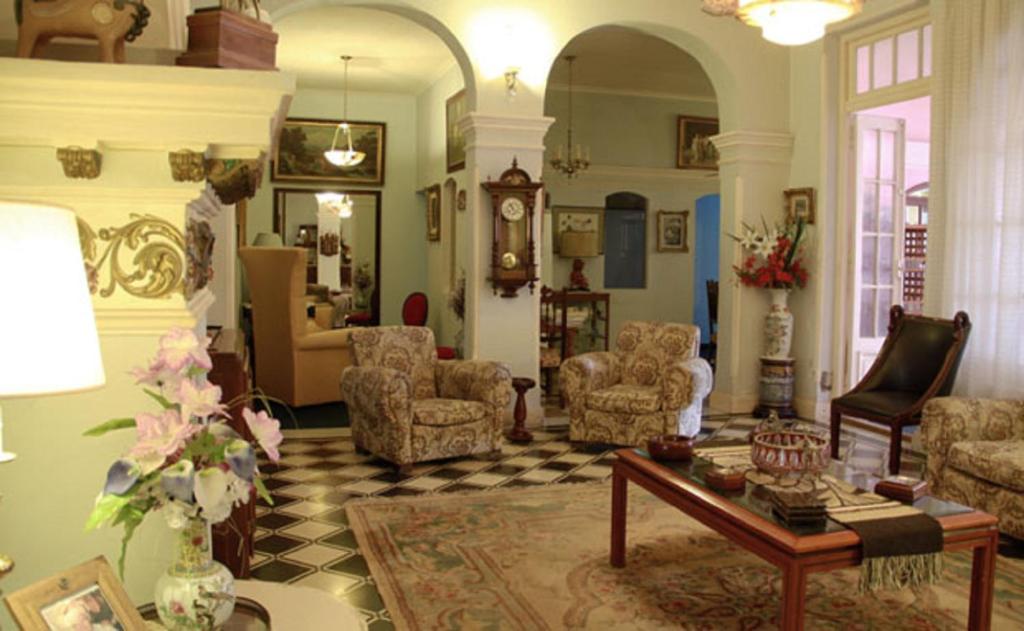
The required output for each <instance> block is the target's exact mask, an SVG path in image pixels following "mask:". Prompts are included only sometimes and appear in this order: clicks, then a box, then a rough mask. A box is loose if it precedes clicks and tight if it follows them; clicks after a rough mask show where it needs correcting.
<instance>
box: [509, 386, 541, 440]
mask: <svg viewBox="0 0 1024 631" xmlns="http://www.w3.org/2000/svg"><path fill="white" fill-rule="evenodd" d="M536 385H537V382H536V381H534V380H533V379H530V378H529V377H513V378H512V388H513V389H514V390H515V391H516V408H515V411H514V412H513V413H512V418H513V419H515V425H513V426H512V431H510V432H509V433H508V439H509V440H510V441H512V442H514V443H528V442H530V441H531V440H533V434H532V433H531V432H530V430H528V429H526V391H527V390H529V389H530V388H532V387H534V386H536Z"/></svg>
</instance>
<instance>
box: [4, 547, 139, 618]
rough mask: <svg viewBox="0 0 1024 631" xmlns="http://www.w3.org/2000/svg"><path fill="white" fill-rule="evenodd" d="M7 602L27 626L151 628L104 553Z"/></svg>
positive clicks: (14, 615) (16, 595) (22, 591)
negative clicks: (103, 555) (147, 625)
mask: <svg viewBox="0 0 1024 631" xmlns="http://www.w3.org/2000/svg"><path fill="white" fill-rule="evenodd" d="M4 601H5V602H6V604H7V608H8V609H9V610H10V612H11V616H12V617H13V618H14V621H15V622H16V623H18V625H19V626H20V627H21V628H23V629H46V630H48V631H57V630H58V629H61V630H63V629H70V628H77V627H76V626H75V625H76V624H78V625H84V624H88V625H89V627H88V628H104V629H115V630H116V631H141V630H144V629H146V628H147V627H146V623H145V622H144V621H143V619H142V616H141V615H140V614H139V612H138V610H136V608H135V605H133V604H132V600H131V598H130V597H129V596H128V593H127V592H126V591H125V589H124V586H123V585H121V583H120V581H118V580H117V577H116V576H115V575H114V570H113V568H111V567H110V563H108V562H107V559H106V558H104V557H102V556H99V557H96V558H95V559H92V560H89V561H86V562H85V563H82V564H81V565H76V566H75V567H73V568H70V569H68V570H65V571H63V572H60V573H58V574H55V575H53V576H50V577H48V578H44V579H42V580H41V581H37V582H35V583H32V584H31V585H28V586H27V587H23V588H21V589H19V590H18V591H16V592H13V593H11V594H8V595H7V597H6V598H5V599H4Z"/></svg>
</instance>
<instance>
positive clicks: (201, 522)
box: [153, 517, 235, 631]
mask: <svg viewBox="0 0 1024 631" xmlns="http://www.w3.org/2000/svg"><path fill="white" fill-rule="evenodd" d="M176 538H177V551H176V553H175V558H174V563H172V564H171V566H170V567H169V568H167V571H166V572H164V574H163V575H162V576H161V577H160V578H159V580H157V583H156V590H155V592H154V598H153V602H154V603H155V604H156V609H157V613H158V614H159V616H160V622H161V623H163V625H164V626H165V627H167V628H168V629H170V630H171V631H200V630H202V631H205V630H207V629H216V628H219V627H220V626H221V625H223V624H224V623H225V622H227V620H228V618H230V617H231V612H232V611H234V609H235V577H234V576H232V575H231V572H230V571H229V570H228V568H226V567H224V566H223V565H221V564H220V563H218V562H217V561H214V560H213V552H212V551H211V548H210V523H209V522H208V521H206V520H205V519H202V518H199V517H192V518H187V519H186V520H185V523H184V526H183V527H182V528H181V529H180V530H178V532H177V533H176Z"/></svg>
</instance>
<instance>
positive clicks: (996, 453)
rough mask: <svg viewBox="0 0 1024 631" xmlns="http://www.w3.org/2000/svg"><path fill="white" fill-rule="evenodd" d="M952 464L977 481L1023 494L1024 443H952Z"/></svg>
mask: <svg viewBox="0 0 1024 631" xmlns="http://www.w3.org/2000/svg"><path fill="white" fill-rule="evenodd" d="M949 465H950V466H951V467H954V468H956V469H959V470H960V471H962V472H964V473H969V474H971V475H973V476H974V477H976V478H981V479H982V480H986V481H988V482H992V483H993V484H998V485H999V486H1005V487H1006V488H1008V489H1012V490H1014V491H1017V492H1018V493H1024V441H991V440H976V441H969V442H960V443H953V446H952V447H951V448H950V450H949Z"/></svg>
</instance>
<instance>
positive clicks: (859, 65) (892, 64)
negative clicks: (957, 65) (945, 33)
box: [852, 24, 932, 94]
mask: <svg viewBox="0 0 1024 631" xmlns="http://www.w3.org/2000/svg"><path fill="white" fill-rule="evenodd" d="M853 64H854V68H853V73H852V75H853V80H854V81H855V83H856V85H855V93H856V94H864V93H866V92H870V91H872V90H879V89H881V88H888V87H890V86H893V85H899V84H901V83H907V82H908V81H914V80H916V79H922V78H924V77H930V76H931V74H932V27H931V25H930V24H920V25H916V26H914V27H913V28H910V29H909V30H905V31H902V32H899V33H896V34H894V35H887V36H884V37H880V38H878V39H875V40H873V41H868V42H865V43H863V44H861V45H859V46H857V50H856V52H855V53H854V55H853Z"/></svg>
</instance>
